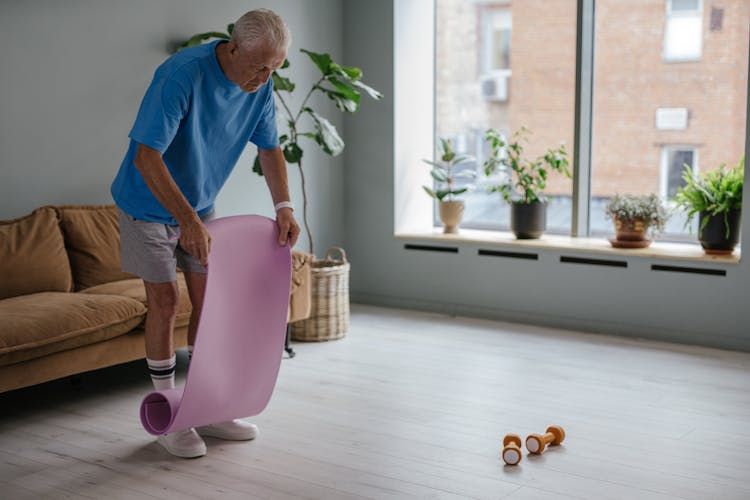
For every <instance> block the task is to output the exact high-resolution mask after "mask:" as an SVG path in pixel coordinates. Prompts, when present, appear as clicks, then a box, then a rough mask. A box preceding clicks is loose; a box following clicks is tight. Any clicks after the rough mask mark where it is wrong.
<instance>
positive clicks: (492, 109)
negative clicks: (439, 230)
mask: <svg viewBox="0 0 750 500" xmlns="http://www.w3.org/2000/svg"><path fill="white" fill-rule="evenodd" d="M576 11H577V9H576V2H575V0H573V1H571V0H554V1H550V0H523V1H518V0H514V1H502V0H495V1H481V0H471V1H467V0H437V2H436V31H435V46H436V51H435V57H436V60H435V74H436V80H435V132H436V138H439V137H444V138H448V139H451V141H452V144H453V146H454V149H456V150H457V151H458V152H461V153H466V154H470V155H472V156H474V157H475V158H476V162H474V163H473V164H471V165H467V166H466V167H465V168H470V169H473V170H474V171H475V172H476V174H477V177H476V179H475V180H474V181H473V182H472V185H473V186H474V187H475V189H474V190H473V191H471V192H470V193H469V194H467V195H465V196H464V197H463V198H464V200H465V201H466V209H465V213H464V218H463V222H462V223H461V227H464V228H477V229H501V230H507V229H508V228H509V224H510V209H509V207H508V205H507V203H505V202H503V201H502V200H501V198H500V195H499V194H497V193H495V194H492V195H490V194H488V193H487V188H488V186H489V185H491V184H493V183H496V182H498V181H499V179H497V178H487V177H485V176H484V173H483V169H482V163H483V162H484V160H485V159H486V158H487V154H488V153H489V146H488V144H487V143H486V142H485V140H484V137H485V131H486V130H487V129H488V128H490V127H492V128H495V129H497V130H499V131H500V132H502V133H503V134H504V135H505V136H506V137H510V136H511V135H512V134H513V132H514V131H516V130H518V129H520V128H521V127H526V128H528V129H530V130H531V132H532V133H531V136H530V138H529V142H528V143H527V144H525V147H526V154H527V156H528V158H529V159H534V158H536V157H537V156H540V155H542V154H544V153H545V152H546V150H547V149H550V148H556V147H557V146H559V144H560V143H561V142H564V143H565V145H566V148H567V150H568V154H569V155H570V160H571V164H572V154H573V127H574V118H575V110H574V107H575V49H576V29H575V27H576ZM436 142H437V141H436ZM571 186H572V184H571V181H570V180H568V179H565V178H564V177H562V176H560V177H557V176H556V175H551V176H550V180H549V183H548V185H547V189H546V193H547V194H548V195H550V198H551V199H550V208H549V210H548V219H547V226H548V231H547V232H549V233H560V234H569V233H570V226H571V199H572V196H571V191H572V187H571ZM434 222H435V224H436V225H439V220H437V216H436V219H435V221H434Z"/></svg>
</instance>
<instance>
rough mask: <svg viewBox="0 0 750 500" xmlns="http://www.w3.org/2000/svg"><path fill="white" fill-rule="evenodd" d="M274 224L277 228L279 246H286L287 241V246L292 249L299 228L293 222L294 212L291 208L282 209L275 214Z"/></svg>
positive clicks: (295, 222)
mask: <svg viewBox="0 0 750 500" xmlns="http://www.w3.org/2000/svg"><path fill="white" fill-rule="evenodd" d="M276 224H278V226H279V245H282V246H283V245H286V242H287V240H289V246H291V247H293V246H294V244H295V243H297V237H298V236H299V226H298V225H297V221H296V220H294V212H292V209H291V208H282V209H280V210H279V211H278V212H276Z"/></svg>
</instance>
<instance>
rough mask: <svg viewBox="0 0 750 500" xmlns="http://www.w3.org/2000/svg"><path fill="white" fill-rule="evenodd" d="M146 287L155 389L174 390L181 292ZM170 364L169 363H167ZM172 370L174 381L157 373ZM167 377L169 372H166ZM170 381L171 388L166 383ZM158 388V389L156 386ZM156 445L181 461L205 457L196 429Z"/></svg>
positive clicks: (162, 286) (172, 287) (162, 438)
mask: <svg viewBox="0 0 750 500" xmlns="http://www.w3.org/2000/svg"><path fill="white" fill-rule="evenodd" d="M144 284H145V285H146V302H147V305H148V313H147V314H146V325H145V329H146V361H147V362H148V364H149V369H150V371H151V378H152V379H153V380H154V387H156V388H157V390H159V389H163V388H168V385H171V387H174V367H175V364H174V363H175V358H174V322H175V318H176V317H177V307H178V305H179V300H180V295H179V294H180V291H179V288H178V287H177V282H176V281H172V282H169V283H149V282H148V281H144ZM167 361H168V362H167ZM166 366H171V377H169V376H168V375H163V376H164V377H168V378H166V379H165V378H162V379H161V380H160V379H159V378H158V376H156V377H155V373H159V367H166ZM161 371H162V372H164V373H166V372H167V370H166V369H163V370H161ZM165 380H168V382H169V384H166V383H165ZM157 384H158V386H157ZM157 441H158V442H159V443H160V444H161V445H162V446H164V447H165V448H166V449H167V450H168V451H169V452H170V453H171V454H173V455H176V456H178V457H184V458H194V457H200V456H203V455H205V454H206V443H204V442H203V439H201V437H200V436H199V435H198V433H197V432H195V429H184V430H181V431H177V432H173V433H170V434H165V435H163V436H159V438H158V439H157Z"/></svg>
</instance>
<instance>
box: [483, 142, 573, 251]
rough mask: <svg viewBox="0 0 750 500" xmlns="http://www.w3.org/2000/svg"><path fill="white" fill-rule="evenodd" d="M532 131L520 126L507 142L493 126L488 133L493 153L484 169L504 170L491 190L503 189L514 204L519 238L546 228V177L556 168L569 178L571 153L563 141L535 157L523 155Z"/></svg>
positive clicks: (531, 236)
mask: <svg viewBox="0 0 750 500" xmlns="http://www.w3.org/2000/svg"><path fill="white" fill-rule="evenodd" d="M530 134H531V131H530V130H529V129H527V128H526V127H521V128H520V129H519V130H517V131H516V132H515V133H514V134H513V137H512V139H511V140H510V141H508V142H507V143H506V141H505V139H504V138H503V136H502V134H501V133H500V132H499V131H498V130H496V129H493V128H490V129H488V130H487V131H486V133H485V141H486V142H488V143H489V145H490V150H491V153H490V155H489V157H488V158H487V160H486V161H485V162H484V173H485V175H487V176H488V177H489V176H491V175H493V174H504V175H503V179H502V181H501V182H499V183H497V184H494V185H491V186H490V187H489V192H491V193H500V195H501V196H502V198H503V199H504V200H505V201H507V202H508V203H510V205H511V217H510V220H511V223H510V225H511V230H512V231H513V233H514V234H515V235H516V238H519V239H534V238H539V237H540V236H541V235H542V233H543V232H544V230H545V229H546V210H547V196H546V195H545V194H544V189H545V188H546V187H547V178H548V176H549V173H550V172H556V173H559V174H562V175H565V176H566V177H568V178H570V177H571V174H570V170H569V168H568V165H569V163H568V153H567V151H566V150H565V145H564V144H560V146H558V147H557V148H555V149H548V150H547V152H546V153H545V154H544V155H542V156H539V157H538V158H536V159H534V160H530V159H528V158H526V157H524V144H525V143H527V142H528V140H529V139H528V137H529V135H530Z"/></svg>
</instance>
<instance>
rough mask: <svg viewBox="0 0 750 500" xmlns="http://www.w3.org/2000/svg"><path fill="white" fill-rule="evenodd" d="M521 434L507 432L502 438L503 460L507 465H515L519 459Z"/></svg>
mask: <svg viewBox="0 0 750 500" xmlns="http://www.w3.org/2000/svg"><path fill="white" fill-rule="evenodd" d="M521 456H522V455H521V436H519V435H518V434H508V435H507V436H505V438H504V439H503V461H504V462H505V463H506V464H508V465H516V464H517V463H518V462H520V461H521Z"/></svg>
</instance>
